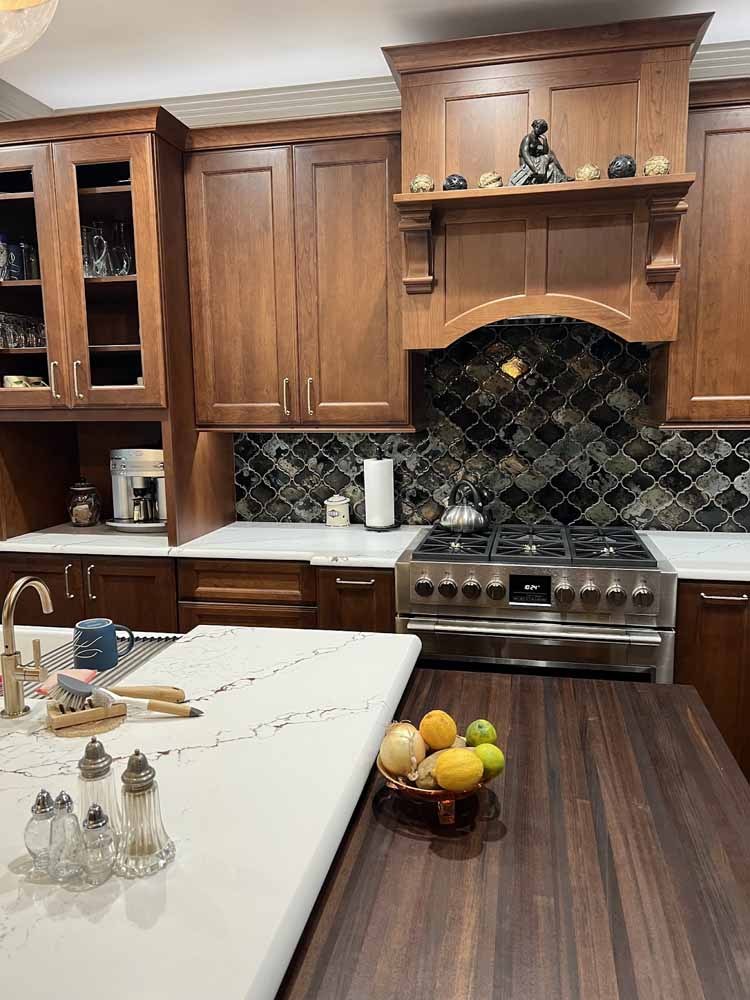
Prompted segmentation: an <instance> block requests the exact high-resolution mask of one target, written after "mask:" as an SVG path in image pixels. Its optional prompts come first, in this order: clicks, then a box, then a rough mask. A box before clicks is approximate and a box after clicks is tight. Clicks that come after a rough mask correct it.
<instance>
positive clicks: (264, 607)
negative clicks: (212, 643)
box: [180, 601, 318, 632]
mask: <svg viewBox="0 0 750 1000" xmlns="http://www.w3.org/2000/svg"><path fill="white" fill-rule="evenodd" d="M197 625H242V626H246V627H248V628H249V627H254V628H317V627H318V613H317V611H316V610H315V608H290V607H284V606H283V605H281V606H279V605H275V604H198V603H193V602H191V601H180V631H181V632H189V631H190V629H192V628H195V627H196V626H197Z"/></svg>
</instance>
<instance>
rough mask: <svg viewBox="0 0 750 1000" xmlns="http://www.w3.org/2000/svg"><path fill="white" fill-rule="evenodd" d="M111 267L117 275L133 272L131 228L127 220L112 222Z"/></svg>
mask: <svg viewBox="0 0 750 1000" xmlns="http://www.w3.org/2000/svg"><path fill="white" fill-rule="evenodd" d="M111 259H112V267H113V269H114V273H115V274H118V275H125V274H134V273H135V267H134V264H135V261H134V260H133V238H132V228H131V226H130V223H129V222H123V221H122V220H119V219H118V220H117V221H116V222H114V223H113V224H112V252H111Z"/></svg>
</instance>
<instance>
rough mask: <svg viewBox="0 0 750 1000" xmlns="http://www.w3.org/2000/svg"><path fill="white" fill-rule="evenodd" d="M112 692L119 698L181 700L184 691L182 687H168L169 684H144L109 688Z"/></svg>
mask: <svg viewBox="0 0 750 1000" xmlns="http://www.w3.org/2000/svg"><path fill="white" fill-rule="evenodd" d="M109 690H110V691H111V692H112V694H119V696H120V697H121V698H153V699H155V700H156V701H171V702H182V701H184V700H185V692H184V691H183V690H182V688H178V687H170V686H169V685H166V684H165V685H158V684H146V685H143V686H142V687H121V686H120V685H119V684H118V685H117V687H112V688H110V689H109Z"/></svg>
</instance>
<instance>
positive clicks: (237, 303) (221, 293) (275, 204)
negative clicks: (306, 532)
mask: <svg viewBox="0 0 750 1000" xmlns="http://www.w3.org/2000/svg"><path fill="white" fill-rule="evenodd" d="M291 173H292V172H291V150H290V149H289V148H288V147H278V148H272V149H245V150H226V151H222V152H217V153H201V154H196V155H194V156H192V157H191V158H190V159H189V161H188V165H187V173H186V199H187V218H188V249H189V256H190V288H191V298H192V310H193V350H194V363H195V392H196V408H197V417H198V422H199V423H200V424H217V425H221V424H224V425H232V424H236V425H241V426H244V427H250V426H262V425H264V424H271V425H273V424H288V423H291V422H293V421H296V420H297V419H298V409H297V393H298V384H297V356H296V315H295V297H294V220H293V215H292V192H291V181H292V177H291Z"/></svg>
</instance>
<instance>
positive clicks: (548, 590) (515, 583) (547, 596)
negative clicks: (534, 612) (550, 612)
mask: <svg viewBox="0 0 750 1000" xmlns="http://www.w3.org/2000/svg"><path fill="white" fill-rule="evenodd" d="M508 603H509V604H546V605H547V606H548V607H549V606H551V605H552V577H551V576H535V575H533V574H529V573H511V575H510V578H509V580H508Z"/></svg>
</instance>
